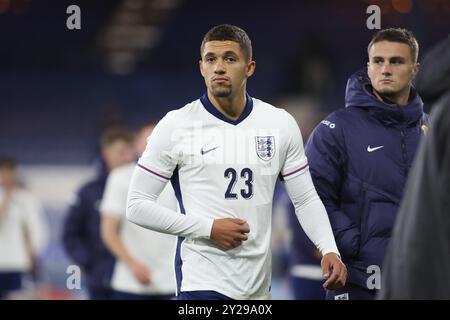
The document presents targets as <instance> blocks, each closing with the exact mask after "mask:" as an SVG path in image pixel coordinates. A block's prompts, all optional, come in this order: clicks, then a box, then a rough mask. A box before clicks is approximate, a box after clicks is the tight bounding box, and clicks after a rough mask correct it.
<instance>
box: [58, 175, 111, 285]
mask: <svg viewBox="0 0 450 320" xmlns="http://www.w3.org/2000/svg"><path fill="white" fill-rule="evenodd" d="M106 178H107V173H106V171H105V170H104V169H102V170H101V172H99V174H98V176H97V177H96V178H95V179H94V180H92V181H90V182H88V183H87V184H85V185H84V186H83V187H81V188H80V190H79V191H78V193H77V197H76V200H75V202H74V203H73V204H72V205H71V206H70V208H69V210H68V213H67V216H66V219H65V221H64V227H63V244H64V249H65V251H66V253H67V255H68V256H69V257H70V258H71V259H72V260H73V261H74V262H75V263H76V264H77V265H78V266H79V267H81V269H82V270H83V272H82V273H81V274H82V276H84V277H85V279H84V280H85V281H86V284H87V287H88V288H89V289H90V290H108V289H109V288H110V280H111V276H112V272H113V268H114V262H115V259H114V257H113V256H112V255H111V253H110V252H109V251H108V249H107V248H106V247H105V245H104V244H103V241H102V239H101V236H100V213H99V206H100V201H101V199H102V196H103V191H104V189H105V183H106Z"/></svg>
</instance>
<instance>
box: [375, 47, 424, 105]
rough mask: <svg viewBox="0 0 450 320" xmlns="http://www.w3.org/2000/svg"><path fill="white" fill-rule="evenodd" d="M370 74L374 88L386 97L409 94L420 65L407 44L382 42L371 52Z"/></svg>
mask: <svg viewBox="0 0 450 320" xmlns="http://www.w3.org/2000/svg"><path fill="white" fill-rule="evenodd" d="M367 68H368V74H369V78H370V81H371V83H372V86H373V88H374V89H375V90H376V91H377V92H378V93H380V94H382V95H383V96H386V97H398V96H401V95H402V94H408V93H409V88H410V85H411V80H412V79H414V77H415V76H416V74H417V71H418V69H419V64H418V63H415V62H414V58H413V56H412V53H411V50H410V48H409V46H408V45H407V44H405V43H400V42H392V41H380V42H376V43H374V44H373V45H372V47H371V48H370V50H369V62H368V63H367Z"/></svg>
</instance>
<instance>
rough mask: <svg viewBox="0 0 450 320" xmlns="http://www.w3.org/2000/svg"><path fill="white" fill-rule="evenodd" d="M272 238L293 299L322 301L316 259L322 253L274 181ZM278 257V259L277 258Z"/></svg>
mask: <svg viewBox="0 0 450 320" xmlns="http://www.w3.org/2000/svg"><path fill="white" fill-rule="evenodd" d="M273 216H274V217H273V219H274V230H273V237H274V238H275V240H276V242H284V243H283V244H282V245H278V246H273V247H274V249H273V252H274V253H276V251H275V248H277V247H278V248H279V247H282V248H281V250H280V249H279V250H278V251H282V252H283V255H282V256H281V255H280V254H278V256H281V257H282V260H283V261H285V265H286V269H287V272H288V274H289V275H288V278H287V280H288V283H289V291H290V293H292V298H293V299H295V300H324V299H325V290H324V288H323V286H322V285H323V276H322V268H321V266H320V261H321V259H322V255H321V253H320V251H319V250H317V248H316V246H315V245H314V244H313V243H312V242H311V240H310V239H309V238H308V236H307V235H306V233H305V231H303V229H302V228H301V226H300V225H299V224H298V222H297V216H296V215H295V208H294V206H293V205H292V202H291V200H290V199H289V196H288V195H287V194H286V192H285V191H284V190H283V189H282V188H281V185H279V184H277V188H276V192H275V198H274V208H273ZM279 260H280V259H279Z"/></svg>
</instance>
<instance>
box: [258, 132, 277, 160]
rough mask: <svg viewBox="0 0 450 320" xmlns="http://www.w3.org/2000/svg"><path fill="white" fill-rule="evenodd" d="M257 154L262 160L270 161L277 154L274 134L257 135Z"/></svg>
mask: <svg viewBox="0 0 450 320" xmlns="http://www.w3.org/2000/svg"><path fill="white" fill-rule="evenodd" d="M255 141H256V154H257V155H258V157H259V158H260V159H262V160H265V161H269V160H270V159H272V158H273V156H274V154H275V138H274V136H256V137H255Z"/></svg>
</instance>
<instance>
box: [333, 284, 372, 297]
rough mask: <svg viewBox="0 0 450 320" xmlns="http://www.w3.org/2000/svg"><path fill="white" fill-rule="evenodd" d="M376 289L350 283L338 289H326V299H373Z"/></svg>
mask: <svg viewBox="0 0 450 320" xmlns="http://www.w3.org/2000/svg"><path fill="white" fill-rule="evenodd" d="M376 293H377V290H369V289H366V288H362V287H360V286H357V285H354V284H352V283H347V284H346V285H345V287H343V288H341V289H338V290H334V291H331V290H327V293H326V300H374V299H375V296H376Z"/></svg>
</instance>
